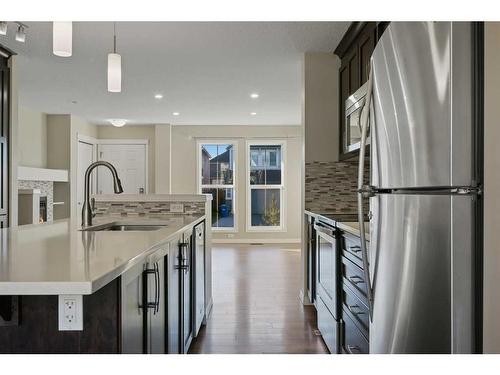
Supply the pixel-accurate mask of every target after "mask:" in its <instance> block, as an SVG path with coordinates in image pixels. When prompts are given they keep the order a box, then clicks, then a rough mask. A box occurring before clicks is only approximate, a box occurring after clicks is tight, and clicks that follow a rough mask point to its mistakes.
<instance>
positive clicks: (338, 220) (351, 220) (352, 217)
mask: <svg viewBox="0 0 500 375" xmlns="http://www.w3.org/2000/svg"><path fill="white" fill-rule="evenodd" d="M304 212H305V214H306V215H309V216H313V217H315V218H320V217H322V218H326V219H327V220H328V221H330V222H331V224H332V225H335V226H336V227H337V228H339V229H341V230H343V231H344V232H347V233H350V234H353V235H355V236H358V237H359V236H360V233H359V223H358V215H357V214H355V213H354V214H349V213H335V212H311V211H308V210H305V211H304ZM365 236H366V240H367V241H369V240H370V226H369V223H368V221H365Z"/></svg>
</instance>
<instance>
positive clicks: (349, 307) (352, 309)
mask: <svg viewBox="0 0 500 375" xmlns="http://www.w3.org/2000/svg"><path fill="white" fill-rule="evenodd" d="M347 308H348V309H349V311H350V312H351V313H352V314H353V315H354V316H356V315H363V314H364V313H365V312H364V311H361V310H359V311H354V309H356V308H357V309H359V306H358V305H347Z"/></svg>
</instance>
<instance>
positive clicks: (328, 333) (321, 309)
mask: <svg viewBox="0 0 500 375" xmlns="http://www.w3.org/2000/svg"><path fill="white" fill-rule="evenodd" d="M316 310H317V314H318V329H319V331H320V332H321V336H322V337H323V341H324V342H325V344H326V346H327V347H328V350H329V351H330V353H332V354H336V353H339V341H340V340H339V333H340V326H339V322H338V321H337V320H335V318H334V317H333V315H332V314H331V313H330V310H328V307H326V304H325V303H324V302H323V300H322V299H321V297H320V296H317V298H316Z"/></svg>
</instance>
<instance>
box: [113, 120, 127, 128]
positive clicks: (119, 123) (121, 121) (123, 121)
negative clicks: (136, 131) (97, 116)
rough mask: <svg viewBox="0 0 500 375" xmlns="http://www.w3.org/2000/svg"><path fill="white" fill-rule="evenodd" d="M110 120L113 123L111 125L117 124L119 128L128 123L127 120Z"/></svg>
mask: <svg viewBox="0 0 500 375" xmlns="http://www.w3.org/2000/svg"><path fill="white" fill-rule="evenodd" d="M109 122H110V123H111V125H113V126H116V127H117V128H121V127H122V126H123V125H125V124H126V123H127V120H124V119H120V118H115V119H111V120H109Z"/></svg>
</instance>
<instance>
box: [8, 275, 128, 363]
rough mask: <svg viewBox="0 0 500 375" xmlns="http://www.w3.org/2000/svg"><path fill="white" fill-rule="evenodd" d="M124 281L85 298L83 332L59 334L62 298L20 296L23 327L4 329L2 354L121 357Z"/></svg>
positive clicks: (114, 282) (114, 281) (20, 317)
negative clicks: (59, 304)
mask: <svg viewBox="0 0 500 375" xmlns="http://www.w3.org/2000/svg"><path fill="white" fill-rule="evenodd" d="M120 331H121V322H120V278H118V279H115V280H113V281H112V282H110V283H109V284H108V285H106V286H105V287H103V288H101V289H100V290H98V291H97V292H95V293H94V294H92V295H89V296H83V331H59V330H58V296H20V297H19V325H17V326H2V327H0V353H68V354H69V353H119V352H120V351H121V348H120V345H121V344H120V343H121V339H120V334H121V332H120Z"/></svg>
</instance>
